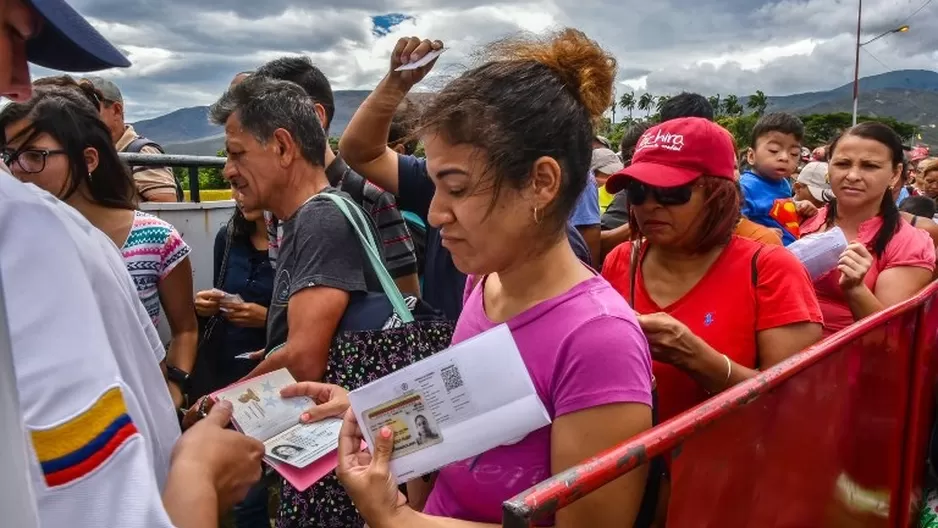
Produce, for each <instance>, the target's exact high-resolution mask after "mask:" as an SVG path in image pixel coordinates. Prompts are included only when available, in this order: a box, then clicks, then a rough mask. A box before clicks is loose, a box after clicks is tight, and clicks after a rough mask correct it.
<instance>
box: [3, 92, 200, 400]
mask: <svg viewBox="0 0 938 528" xmlns="http://www.w3.org/2000/svg"><path fill="white" fill-rule="evenodd" d="M0 128H2V129H3V133H4V141H3V146H2V150H0V155H2V159H3V161H4V162H5V163H6V165H7V166H8V167H9V169H10V171H11V172H12V174H13V175H14V176H15V177H17V178H19V179H20V180H22V181H24V182H26V183H32V184H34V185H36V186H37V187H39V188H41V189H43V190H45V191H47V192H49V193H50V194H53V195H54V196H56V197H57V198H59V199H60V200H62V201H64V202H65V203H67V204H69V205H70V206H72V207H74V208H75V209H76V210H77V211H78V212H79V213H81V214H82V215H83V216H84V217H85V218H86V219H88V221H89V222H91V224H92V225H94V226H95V227H97V228H98V229H100V230H101V231H102V232H104V234H106V235H108V237H110V238H111V240H112V241H113V242H114V244H115V245H116V246H117V247H118V248H120V250H121V253H122V255H123V257H124V262H125V264H126V265H127V270H128V271H129V272H130V276H131V277H132V278H133V281H134V285H135V286H136V288H137V293H138V295H139V297H140V300H141V302H142V303H143V305H144V306H145V307H146V309H147V312H148V313H149V315H150V318H151V320H152V323H153V325H154V326H156V325H157V324H158V323H159V321H160V316H161V309H160V305H161V304H162V308H163V309H165V310H166V317H167V321H168V323H169V327H170V330H171V332H172V342H171V344H170V347H169V350H168V352H167V353H166V364H167V369H168V371H169V374H170V376H169V377H170V380H171V381H170V383H169V389H170V394H171V395H172V397H173V402H174V404H175V405H176V406H177V408H178V407H180V406H181V405H183V403H184V401H183V400H184V397H183V394H184V392H185V387H184V386H183V385H185V384H186V378H187V377H188V373H189V372H191V369H192V367H193V365H194V363H195V357H196V343H197V341H198V324H197V322H196V317H195V307H194V304H193V300H192V267H191V265H190V262H189V258H188V255H189V251H190V249H189V246H188V245H186V243H185V242H184V241H183V240H182V237H181V236H180V235H179V233H178V232H177V231H176V229H175V228H173V226H172V225H170V224H169V223H167V222H165V221H163V220H160V219H159V218H157V217H155V216H152V215H149V214H147V213H143V212H141V211H136V210H135V209H134V203H133V198H134V192H135V191H134V184H133V180H131V177H130V173H129V172H128V170H127V167H126V166H125V165H124V164H123V162H121V160H120V158H119V157H118V155H117V151H116V150H115V149H114V145H113V144H112V143H111V136H110V133H109V132H108V130H107V128H106V127H105V125H104V123H102V122H101V120H100V118H99V117H98V112H97V109H96V108H94V107H93V106H92V103H91V101H90V99H89V98H88V95H87V92H85V91H84V90H83V89H82V88H81V87H79V86H78V85H77V84H75V86H74V87H69V86H67V85H61V84H59V85H56V84H47V85H40V86H36V88H35V95H34V96H33V97H32V99H30V100H29V101H27V102H25V103H11V104H9V105H7V106H6V107H5V108H4V109H3V110H2V111H0ZM160 352H161V353H162V351H160ZM161 355H162V354H161Z"/></svg>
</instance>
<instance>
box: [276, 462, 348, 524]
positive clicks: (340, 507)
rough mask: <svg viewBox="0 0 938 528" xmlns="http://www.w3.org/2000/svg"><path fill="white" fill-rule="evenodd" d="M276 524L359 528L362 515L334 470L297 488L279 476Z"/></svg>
mask: <svg viewBox="0 0 938 528" xmlns="http://www.w3.org/2000/svg"><path fill="white" fill-rule="evenodd" d="M280 486H281V488H280V508H279V510H278V511H277V528H362V527H363V526H365V521H364V519H362V518H361V516H360V515H359V514H358V510H357V509H356V508H355V506H354V505H353V504H352V499H351V498H350V497H349V496H348V494H347V493H345V488H343V487H342V484H340V483H339V479H338V478H337V477H336V476H335V472H332V473H330V474H328V475H326V476H325V477H324V478H323V479H322V480H320V481H319V482H317V483H315V484H313V485H312V486H310V487H309V488H308V489H307V490H306V491H297V489H296V488H294V487H293V486H291V485H290V483H289V482H287V481H285V480H283V479H281V482H280Z"/></svg>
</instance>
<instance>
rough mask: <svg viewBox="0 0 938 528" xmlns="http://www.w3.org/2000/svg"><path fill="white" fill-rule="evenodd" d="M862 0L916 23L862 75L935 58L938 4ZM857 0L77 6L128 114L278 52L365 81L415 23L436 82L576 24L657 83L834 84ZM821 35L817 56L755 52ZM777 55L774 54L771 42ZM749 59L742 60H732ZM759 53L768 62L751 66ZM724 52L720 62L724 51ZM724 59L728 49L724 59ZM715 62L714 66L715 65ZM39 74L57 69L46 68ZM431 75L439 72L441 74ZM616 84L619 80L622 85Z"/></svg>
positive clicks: (200, 89)
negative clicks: (494, 48) (432, 45)
mask: <svg viewBox="0 0 938 528" xmlns="http://www.w3.org/2000/svg"><path fill="white" fill-rule="evenodd" d="M923 2H924V0H867V1H866V2H864V13H863V14H864V22H863V27H864V36H863V38H864V39H868V38H872V37H874V36H876V35H877V34H879V33H881V32H884V31H888V30H890V29H893V28H895V27H897V26H898V25H899V24H901V23H908V24H909V25H910V26H911V31H909V32H908V33H905V34H901V35H889V36H887V37H884V38H883V39H880V40H879V41H877V42H874V43H872V44H870V45H869V46H867V47H866V48H864V49H865V51H864V53H863V55H862V56H861V66H862V69H861V71H862V72H863V74H864V75H868V74H875V73H881V72H883V71H886V70H887V69H900V68H925V69H934V67H935V61H936V60H938V54H936V51H935V50H938V32H933V31H930V30H929V28H931V27H935V24H936V23H938V2H936V3H934V4H932V5H930V6H928V7H927V8H926V9H924V10H922V12H921V13H918V14H917V15H915V16H914V17H912V18H911V19H909V20H906V19H907V18H908V17H909V15H911V14H912V13H913V12H914V11H915V10H916V9H918V8H919V7H920V6H921V5H922V3H923ZM856 4H857V3H856V1H855V0H655V1H643V2H615V1H612V0H600V1H592V2H589V1H586V2H584V1H583V0H552V1H549V2H546V3H544V2H533V0H532V1H528V2H525V3H522V2H513V1H510V0H488V1H485V0H484V3H479V2H477V1H475V0H433V1H430V0H321V1H319V2H315V3H309V2H296V1H294V0H266V1H264V2H256V1H254V0H205V1H203V2H199V3H197V4H196V3H192V2H189V1H183V0H166V1H164V2H158V3H155V2H126V1H118V0H76V1H75V2H74V3H73V5H75V7H76V8H77V9H78V10H79V11H80V12H82V13H83V14H84V15H86V16H89V17H91V18H92V19H93V21H94V23H95V24H96V25H97V26H98V27H99V28H100V29H101V30H102V32H103V33H104V34H105V35H106V36H107V37H108V38H110V39H111V40H112V41H114V42H115V44H117V45H118V46H120V47H121V48H122V49H124V50H126V51H127V53H128V54H129V55H130V56H131V58H132V59H133V61H134V67H132V68H130V69H128V70H127V71H122V72H106V75H109V76H110V77H112V78H114V80H115V81H116V82H118V83H119V84H120V86H121V88H122V89H123V91H124V93H125V97H126V99H127V100H128V113H129V114H130V116H131V117H132V118H140V117H152V116H153V115H158V114H159V113H163V112H167V111H170V110H172V109H175V108H178V107H184V106H193V105H197V104H206V103H209V102H211V101H212V100H213V99H214V98H215V97H217V95H219V94H220V93H221V91H222V90H223V89H224V88H225V87H227V85H228V82H229V81H230V80H231V77H232V76H233V75H234V74H235V73H237V72H239V71H242V70H246V69H253V68H256V67H257V66H259V65H260V64H262V63H263V62H266V61H267V60H270V59H273V58H275V57H278V56H282V55H289V54H298V53H302V54H306V55H309V56H311V57H312V58H313V60H314V61H315V62H316V63H317V64H318V65H319V66H320V67H321V68H322V69H323V71H324V72H326V74H327V75H328V76H329V77H330V80H331V81H332V83H333V85H334V86H335V87H336V88H337V89H368V88H371V87H373V86H374V84H375V83H376V82H377V81H378V80H379V79H380V78H381V76H382V75H384V73H385V70H386V65H387V60H386V59H385V58H384V57H385V56H386V54H387V53H388V52H389V51H390V49H391V48H392V47H393V45H394V42H395V41H396V38H397V37H399V36H401V35H403V34H410V33H413V32H419V33H423V34H421V35H420V36H427V37H433V38H440V39H442V40H445V41H446V43H447V46H448V47H449V48H450V51H448V52H447V54H446V55H444V57H443V59H441V61H440V64H439V67H438V69H439V70H440V71H439V72H437V73H436V75H435V76H434V78H433V79H430V80H428V82H426V83H425V86H424V87H425V88H430V89H432V88H433V87H434V86H438V85H439V83H441V82H443V81H445V79H447V78H449V77H451V76H452V75H455V74H458V73H460V72H461V71H463V70H464V69H465V68H466V67H467V66H470V65H471V57H472V52H473V51H474V50H475V49H477V47H478V46H480V45H482V44H484V43H485V42H488V41H491V40H494V39H496V38H500V37H503V36H505V35H509V34H512V33H515V32H517V31H519V30H522V29H542V28H545V27H556V26H563V25H569V26H574V27H578V28H580V29H583V30H584V31H586V32H587V34H589V35H590V36H591V37H593V38H595V39H596V40H597V41H599V42H600V43H601V44H602V45H603V46H604V47H606V48H607V49H608V50H609V51H611V52H613V53H614V54H615V55H616V57H617V58H618V61H619V78H620V80H626V79H638V78H645V77H646V76H647V87H648V90H649V91H651V92H653V93H658V94H663V93H678V92H680V91H682V90H690V91H698V92H701V93H707V94H710V93H721V94H730V93H735V94H739V95H745V94H748V93H751V92H753V91H754V90H756V89H761V90H763V91H764V92H766V93H767V94H770V95H781V94H787V93H795V92H802V91H811V90H821V89H829V88H832V87H835V86H839V85H841V84H844V83H847V82H849V81H850V80H851V79H852V73H853V46H854V44H855V38H856V37H855V35H854V32H855V30H856ZM806 39H812V40H813V41H815V42H816V46H815V47H814V50H813V51H812V52H811V53H810V54H806V55H797V56H789V57H777V56H772V55H771V54H767V55H765V56H764V57H762V56H760V50H766V49H771V48H779V47H785V46H789V45H791V44H793V43H795V42H798V41H804V40H806ZM776 55H777V53H776ZM744 56H745V57H748V58H749V60H748V61H743V62H746V64H740V63H738V62H733V60H732V59H733V58H734V57H737V58H738V57H744ZM752 56H757V57H759V58H760V59H762V61H761V62H762V64H761V65H759V64H757V65H753V64H751V62H752V60H751V58H752ZM720 58H722V60H716V59H720ZM727 59H729V60H727ZM714 62H715V63H716V64H718V65H714ZM36 73H38V74H47V73H49V72H47V71H42V70H39V71H37V72H36ZM434 79H435V80H434ZM620 91H621V90H620Z"/></svg>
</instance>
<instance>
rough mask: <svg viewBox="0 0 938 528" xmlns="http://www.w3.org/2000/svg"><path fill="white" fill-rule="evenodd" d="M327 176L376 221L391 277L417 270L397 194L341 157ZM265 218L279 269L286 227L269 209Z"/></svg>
mask: <svg viewBox="0 0 938 528" xmlns="http://www.w3.org/2000/svg"><path fill="white" fill-rule="evenodd" d="M326 177H327V178H328V179H329V184H330V185H332V186H333V187H335V188H336V189H339V190H340V191H342V192H344V193H346V194H348V195H349V196H350V197H351V198H352V200H353V201H354V202H355V203H357V204H358V205H359V206H361V208H362V209H364V210H365V212H366V213H368V214H369V215H370V216H371V218H372V220H374V223H375V226H376V227H377V228H378V235H379V236H380V237H381V241H382V242H383V243H384V256H385V262H386V265H387V268H388V273H389V274H390V275H391V277H392V278H395V279H399V278H401V277H406V276H407V275H411V274H414V273H417V253H416V252H415V250H414V241H413V239H411V236H410V231H409V230H408V229H407V224H406V223H404V217H403V216H402V215H401V212H400V210H398V208H397V201H396V200H395V199H394V195H393V194H391V193H389V192H387V191H385V190H384V189H381V188H380V187H378V186H377V185H375V184H373V183H371V182H369V181H367V180H365V178H364V177H362V176H361V175H360V174H358V173H357V172H355V171H353V170H352V169H351V168H350V167H349V166H348V164H347V163H345V160H343V159H342V158H341V157H338V156H336V158H335V160H334V161H333V162H332V163H330V164H329V167H327V168H326ZM264 219H265V221H266V223H267V238H268V241H269V247H268V250H267V253H268V255H269V256H270V262H271V265H272V266H273V267H274V269H276V268H277V255H278V253H279V251H280V242H281V241H282V240H283V227H282V226H281V223H280V222H279V221H278V219H277V218H276V217H274V216H273V215H272V214H271V213H269V212H265V213H264Z"/></svg>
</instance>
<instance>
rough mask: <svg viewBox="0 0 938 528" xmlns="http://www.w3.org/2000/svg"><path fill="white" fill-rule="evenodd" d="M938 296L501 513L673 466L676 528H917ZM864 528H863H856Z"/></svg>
mask: <svg viewBox="0 0 938 528" xmlns="http://www.w3.org/2000/svg"><path fill="white" fill-rule="evenodd" d="M936 296H938V283H936V284H933V285H931V286H929V287H928V288H927V289H926V290H924V291H923V292H922V293H920V294H919V295H917V296H916V297H915V298H913V299H910V300H909V301H907V302H905V303H902V304H900V305H897V306H893V307H891V308H889V309H888V310H885V311H883V312H882V313H880V314H877V315H875V316H873V317H870V318H868V319H865V320H863V321H860V322H858V323H857V324H855V325H853V326H851V327H850V328H848V329H846V330H844V331H842V332H839V333H838V334H836V335H834V336H831V337H830V338H828V339H826V340H824V341H823V342H821V343H819V344H817V345H815V346H813V347H811V348H808V349H807V350H805V351H804V352H802V353H801V354H798V355H796V356H794V357H792V358H790V359H788V360H786V361H784V362H782V363H781V364H779V365H776V366H775V367H773V368H771V369H768V370H766V371H765V372H762V373H761V374H759V375H758V376H757V377H755V378H753V379H751V380H748V381H747V382H745V383H741V384H739V385H736V386H735V387H732V388H731V389H729V390H726V391H724V392H722V393H720V394H719V395H717V396H715V397H713V398H711V399H710V400H708V401H707V402H704V403H702V404H701V405H699V406H697V407H695V408H694V409H691V410H690V411H688V412H686V413H684V414H682V415H680V416H677V417H675V418H673V419H671V420H669V421H668V422H666V423H663V424H661V425H659V426H657V427H655V428H654V429H651V430H649V431H646V432H645V433H643V434H641V435H639V436H636V437H635V438H632V439H631V440H629V441H627V442H625V443H623V444H620V445H619V446H617V447H615V448H612V449H610V450H608V451H606V452H604V453H601V454H599V455H597V456H596V457H593V458H592V459H590V460H587V461H586V462H584V463H582V464H580V465H579V466H576V467H573V468H571V469H569V470H567V471H565V472H563V473H560V474H558V475H555V476H554V477H552V478H551V479H548V480H546V481H544V482H542V483H540V484H538V485H536V486H534V487H533V488H531V489H529V490H527V491H525V492H524V493H522V494H520V495H518V496H517V497H514V498H513V499H511V500H509V501H508V502H506V503H505V504H504V506H503V510H504V513H503V526H504V527H506V528H521V527H527V526H532V523H534V522H536V521H538V520H540V519H544V518H546V517H549V516H550V515H551V514H553V513H554V512H556V511H557V510H558V509H561V508H563V507H564V506H566V505H568V504H570V503H572V502H574V501H576V500H577V499H579V498H581V497H583V496H584V495H586V494H588V493H590V492H592V491H594V490H596V489H598V488H599V487H601V486H603V485H604V484H606V483H608V482H610V481H612V480H615V479H616V478H617V477H619V476H622V475H623V474H625V473H627V472H628V471H630V470H632V469H634V468H636V467H638V466H641V465H642V464H644V463H645V462H647V461H648V460H649V459H651V458H652V457H655V456H658V455H663V454H666V453H669V452H670V453H671V456H672V459H673V461H674V462H673V467H672V475H671V493H670V502H669V509H668V524H667V525H668V528H674V527H677V528H683V527H694V528H698V527H708V526H712V527H726V526H759V527H760V528H769V527H780V528H781V527H792V526H799V527H800V526H848V525H857V526H859V525H862V526H884V527H886V526H889V527H900V526H903V527H904V526H909V525H910V524H911V523H912V519H913V518H914V514H915V512H916V506H917V504H918V502H919V501H920V499H921V482H922V470H923V466H924V457H925V449H926V443H927V440H928V433H929V431H930V428H931V423H932V417H933V410H934V388H935V380H936V372H938V369H936V361H935V359H936V357H938V305H936V304H935V302H934V299H935V298H936ZM855 523H856V524H855Z"/></svg>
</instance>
